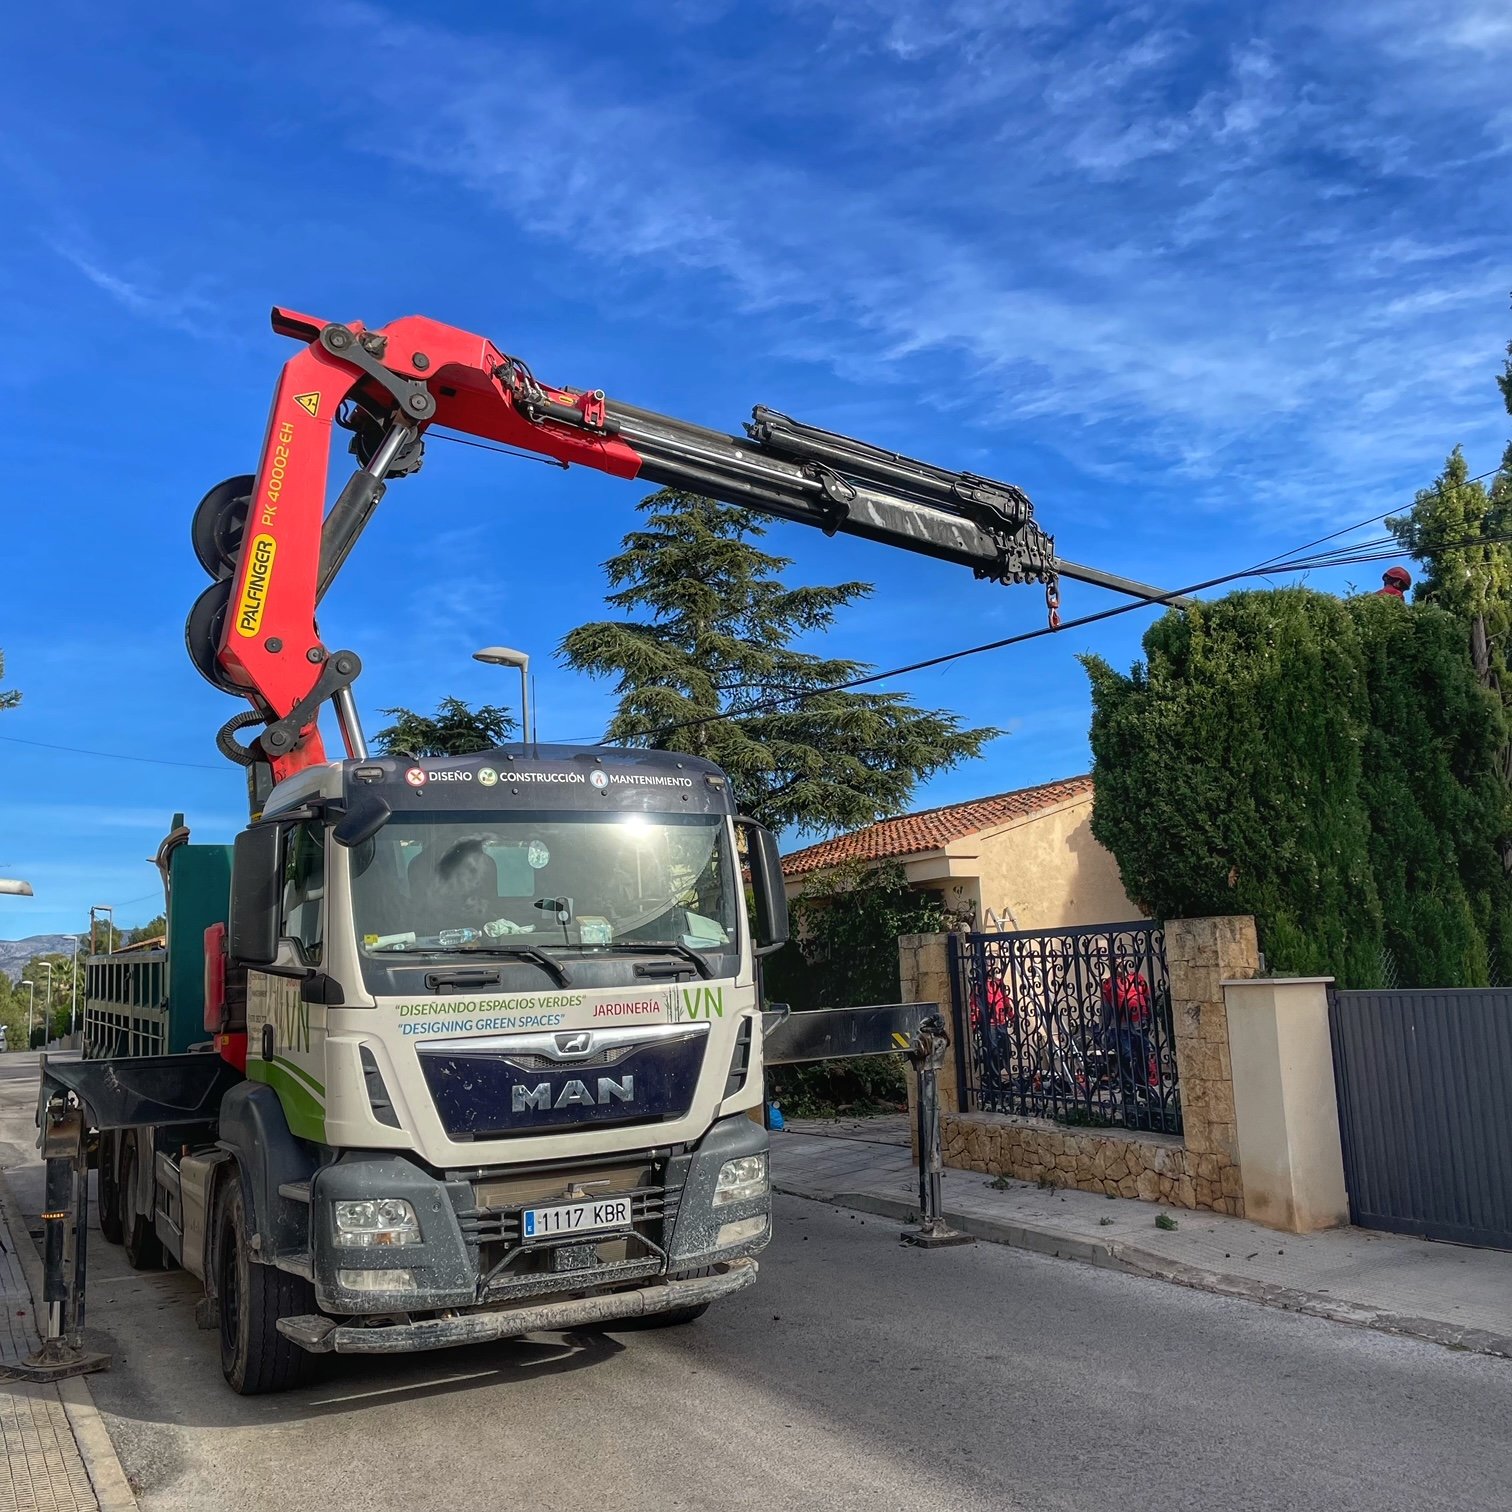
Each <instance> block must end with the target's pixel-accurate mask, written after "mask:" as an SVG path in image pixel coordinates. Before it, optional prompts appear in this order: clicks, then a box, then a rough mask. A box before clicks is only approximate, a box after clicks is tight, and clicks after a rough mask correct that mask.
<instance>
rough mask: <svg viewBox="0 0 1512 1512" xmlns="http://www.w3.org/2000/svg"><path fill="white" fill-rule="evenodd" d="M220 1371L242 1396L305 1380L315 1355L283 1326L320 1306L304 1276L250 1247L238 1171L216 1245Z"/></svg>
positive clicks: (226, 1193) (226, 1195)
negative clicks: (256, 1257)
mask: <svg viewBox="0 0 1512 1512" xmlns="http://www.w3.org/2000/svg"><path fill="white" fill-rule="evenodd" d="M215 1256H216V1261H215V1284H216V1294H217V1295H216V1301H217V1303H218V1304H219V1306H218V1311H219V1313H220V1353H221V1374H222V1375H224V1376H225V1378H226V1381H227V1384H228V1385H229V1386H230V1387H231V1389H232V1390H233V1391H235V1392H237V1393H238V1394H239V1395H241V1396H260V1395H261V1394H262V1393H264V1392H269V1391H287V1390H289V1389H290V1388H291V1387H293V1386H299V1385H301V1384H302V1383H303V1382H304V1381H306V1380H307V1379H308V1378H309V1376H310V1374H311V1372H312V1370H313V1367H314V1365H315V1358H314V1356H313V1355H310V1354H308V1353H307V1352H306V1351H305V1350H303V1349H301V1348H300V1347H299V1345H297V1344H296V1343H294V1341H293V1340H292V1339H286V1338H285V1337H284V1336H283V1335H282V1334H281V1333H279V1331H278V1320H279V1319H280V1318H295V1317H299V1316H301V1315H302V1314H305V1313H312V1312H314V1311H315V1289H314V1288H313V1287H312V1286H311V1285H310V1283H309V1282H308V1281H306V1280H305V1279H304V1277H303V1276H293V1275H290V1274H289V1272H288V1271H281V1270H279V1269H277V1268H276V1267H275V1266H272V1265H258V1264H256V1263H255V1262H254V1261H253V1259H252V1257H251V1255H250V1254H249V1253H248V1252H247V1208H246V1199H245V1198H244V1197H243V1195H242V1189H241V1182H240V1181H239V1180H237V1179H235V1178H234V1177H233V1179H232V1180H230V1181H229V1182H227V1183H226V1185H225V1187H224V1189H223V1190H222V1193H221V1198H220V1212H219V1223H218V1225H217V1231H216V1246H215Z"/></svg>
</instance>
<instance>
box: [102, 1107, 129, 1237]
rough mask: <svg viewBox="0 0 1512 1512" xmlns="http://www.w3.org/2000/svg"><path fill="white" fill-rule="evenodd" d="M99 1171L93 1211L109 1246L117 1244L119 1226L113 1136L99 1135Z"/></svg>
mask: <svg viewBox="0 0 1512 1512" xmlns="http://www.w3.org/2000/svg"><path fill="white" fill-rule="evenodd" d="M99 1161H100V1170H99V1180H98V1182H97V1183H96V1192H97V1194H98V1200H97V1201H96V1203H95V1211H96V1212H97V1213H98V1214H99V1216H100V1233H101V1234H102V1235H103V1236H104V1237H105V1239H106V1240H107V1241H108V1242H109V1243H111V1244H119V1243H120V1242H121V1235H122V1233H123V1231H124V1230H123V1228H122V1224H121V1187H120V1183H119V1182H118V1181H117V1180H116V1141H115V1135H114V1134H102V1135H100V1154H99Z"/></svg>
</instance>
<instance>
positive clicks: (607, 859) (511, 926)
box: [351, 813, 739, 954]
mask: <svg viewBox="0 0 1512 1512" xmlns="http://www.w3.org/2000/svg"><path fill="white" fill-rule="evenodd" d="M351 867H352V906H353V911H354V915H355V919H356V925H357V936H358V939H359V940H360V942H361V943H362V945H363V947H364V949H365V950H366V951H367V952H369V953H375V954H376V953H383V954H387V953H390V952H405V951H412V950H422V951H423V950H447V951H449V950H456V949H463V950H488V949H505V950H507V949H510V948H520V947H525V948H535V949H543V948H544V949H546V950H550V951H553V952H555V951H558V950H563V949H572V948H574V947H581V948H592V947H595V946H597V947H608V946H619V945H636V944H644V945H648V946H654V945H661V946H677V947H682V948H685V949H691V950H696V951H700V952H714V953H718V952H721V951H728V950H732V949H733V948H734V943H733V942H734V940H735V938H736V910H737V908H738V906H739V903H738V899H739V893H738V891H737V889H736V873H735V871H734V869H733V867H732V865H731V861H730V851H729V844H728V841H727V838H726V833H725V825H724V821H723V820H722V819H721V818H720V817H719V816H717V815H697V814H688V815H683V814H581V813H567V814H552V813H544V814H530V815H524V814H521V815H508V816H503V822H499V820H498V819H497V818H496V817H495V816H493V815H489V816H488V818H487V820H484V819H483V817H482V816H480V815H477V814H467V815H463V814H395V815H394V816H393V817H392V818H391V819H389V821H388V822H387V823H386V824H385V825H384V826H383V828H382V829H381V830H380V831H379V832H378V833H377V835H375V836H374V837H373V838H372V839H371V840H366V841H364V842H363V843H362V844H361V845H358V846H355V847H353V849H352V851H351Z"/></svg>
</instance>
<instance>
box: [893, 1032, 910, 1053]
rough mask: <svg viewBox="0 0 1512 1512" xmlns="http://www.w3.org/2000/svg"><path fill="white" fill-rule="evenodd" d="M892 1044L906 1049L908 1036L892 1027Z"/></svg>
mask: <svg viewBox="0 0 1512 1512" xmlns="http://www.w3.org/2000/svg"><path fill="white" fill-rule="evenodd" d="M893 1044H895V1045H896V1046H897V1047H898V1049H900V1050H906V1049H908V1036H907V1035H906V1034H899V1033H898V1031H897V1030H896V1029H894V1030H893Z"/></svg>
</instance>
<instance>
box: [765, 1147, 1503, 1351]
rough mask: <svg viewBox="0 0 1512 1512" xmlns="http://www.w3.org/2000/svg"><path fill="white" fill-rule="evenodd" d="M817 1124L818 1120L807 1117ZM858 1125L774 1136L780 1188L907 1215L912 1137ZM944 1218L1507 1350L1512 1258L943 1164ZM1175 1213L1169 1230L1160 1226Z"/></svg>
mask: <svg viewBox="0 0 1512 1512" xmlns="http://www.w3.org/2000/svg"><path fill="white" fill-rule="evenodd" d="M807 1127H809V1128H813V1127H815V1125H812V1124H809V1125H807ZM896 1141H897V1130H896V1129H894V1128H892V1127H886V1126H884V1127H882V1128H880V1129H879V1130H878V1139H877V1140H876V1141H875V1142H874V1141H872V1140H869V1139H868V1138H867V1136H866V1132H865V1128H864V1125H862V1126H861V1127H859V1128H858V1127H857V1126H856V1125H854V1124H851V1125H847V1126H843V1127H834V1128H831V1129H827V1130H826V1131H825V1132H824V1133H823V1134H822V1135H821V1134H814V1133H808V1132H798V1131H782V1132H777V1133H774V1134H773V1135H772V1182H773V1185H774V1186H775V1187H776V1189H777V1190H778V1191H779V1192H787V1193H790V1194H792V1195H794V1196H798V1197H812V1198H816V1199H818V1200H819V1201H822V1202H830V1203H834V1204H835V1205H836V1206H838V1207H845V1208H854V1209H857V1210H858V1211H861V1212H867V1213H878V1214H881V1215H883V1216H884V1217H888V1218H895V1219H897V1220H899V1221H900V1222H906V1221H908V1220H910V1219H912V1218H914V1217H916V1215H917V1213H918V1205H919V1203H918V1175H917V1172H916V1171H915V1169H914V1166H913V1163H912V1158H911V1156H910V1153H909V1150H908V1146H907V1143H906V1139H905V1141H904V1143H902V1144H901V1145H899V1144H898V1143H897V1142H896ZM944 1191H945V1198H944V1206H945V1217H946V1220H947V1221H948V1222H949V1223H950V1224H951V1225H952V1226H953V1227H955V1228H958V1229H962V1230H964V1231H965V1232H966V1233H969V1234H974V1235H975V1236H976V1237H977V1238H979V1239H987V1240H990V1241H992V1242H993V1243H996V1244H1009V1245H1015V1246H1017V1247H1019V1248H1022V1249H1032V1250H1037V1251H1039V1252H1040V1253H1042V1254H1047V1255H1055V1256H1059V1257H1061V1258H1063V1259H1069V1260H1083V1261H1087V1262H1089V1263H1091V1264H1093V1265H1104V1266H1110V1267H1112V1268H1114V1269H1117V1270H1123V1271H1130V1272H1133V1273H1135V1274H1139V1275H1145V1276H1153V1277H1158V1278H1159V1279H1161V1280H1166V1281H1174V1282H1176V1283H1177V1284H1179V1285H1182V1286H1192V1287H1197V1288H1200V1289H1202V1290H1204V1291H1213V1292H1222V1293H1226V1294H1228V1295H1231V1296H1239V1297H1247V1298H1249V1299H1251V1300H1252V1301H1255V1302H1261V1303H1264V1304H1265V1305H1267V1306H1270V1307H1280V1308H1285V1309H1287V1310H1289V1311H1292V1312H1304V1313H1313V1314H1316V1315H1317V1316H1319V1317H1325V1318H1333V1319H1335V1320H1337V1321H1339V1322H1344V1323H1353V1324H1357V1325H1360V1326H1362V1327H1365V1328H1375V1329H1380V1330H1382V1331H1384V1332H1386V1333H1399V1334H1410V1335H1412V1336H1414V1337H1416V1338H1420V1339H1429V1340H1431V1341H1433V1342H1435V1343H1438V1344H1444V1345H1448V1346H1449V1347H1451V1348H1456V1349H1469V1350H1475V1351H1477V1352H1479V1353H1482V1354H1493V1355H1506V1356H1509V1357H1512V1252H1508V1251H1505V1250H1483V1249H1467V1248H1462V1247H1460V1246H1458V1245H1449V1244H1433V1243H1429V1242H1427V1241H1425V1240H1421V1239H1409V1238H1403V1237H1401V1236H1399V1235H1395V1234H1378V1233H1373V1232H1368V1231H1366V1230H1364V1229H1355V1228H1349V1229H1334V1230H1330V1231H1328V1232H1325V1233H1321V1234H1282V1233H1278V1232H1277V1231H1276V1230H1275V1229H1268V1228H1263V1227H1261V1225H1259V1224H1258V1223H1249V1222H1246V1221H1245V1220H1244V1219H1242V1218H1226V1217H1219V1216H1218V1215H1216V1214H1214V1213H1199V1212H1192V1211H1188V1210H1186V1209H1182V1208H1171V1209H1161V1208H1159V1207H1157V1206H1156V1205H1154V1204H1153V1203H1148V1202H1140V1201H1137V1200H1132V1199H1125V1198H1109V1197H1102V1196H1099V1195H1097V1194H1095V1193H1091V1192H1076V1191H1053V1190H1051V1191H1046V1190H1041V1189H1040V1188H1039V1187H1036V1186H1033V1185H1030V1184H1029V1183H1027V1182H1022V1181H1007V1180H1005V1179H1003V1178H998V1179H996V1180H994V1179H993V1178H991V1177H987V1176H982V1175H978V1174H977V1173H975V1172H972V1171H956V1170H947V1171H946V1172H945V1177H944ZM1162 1211H1165V1212H1168V1213H1169V1215H1170V1217H1171V1218H1173V1219H1174V1220H1175V1221H1176V1225H1177V1226H1176V1227H1175V1228H1174V1229H1170V1230H1165V1229H1161V1228H1157V1227H1156V1224H1155V1220H1156V1218H1157V1216H1159V1214H1160V1213H1161V1212H1162Z"/></svg>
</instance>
